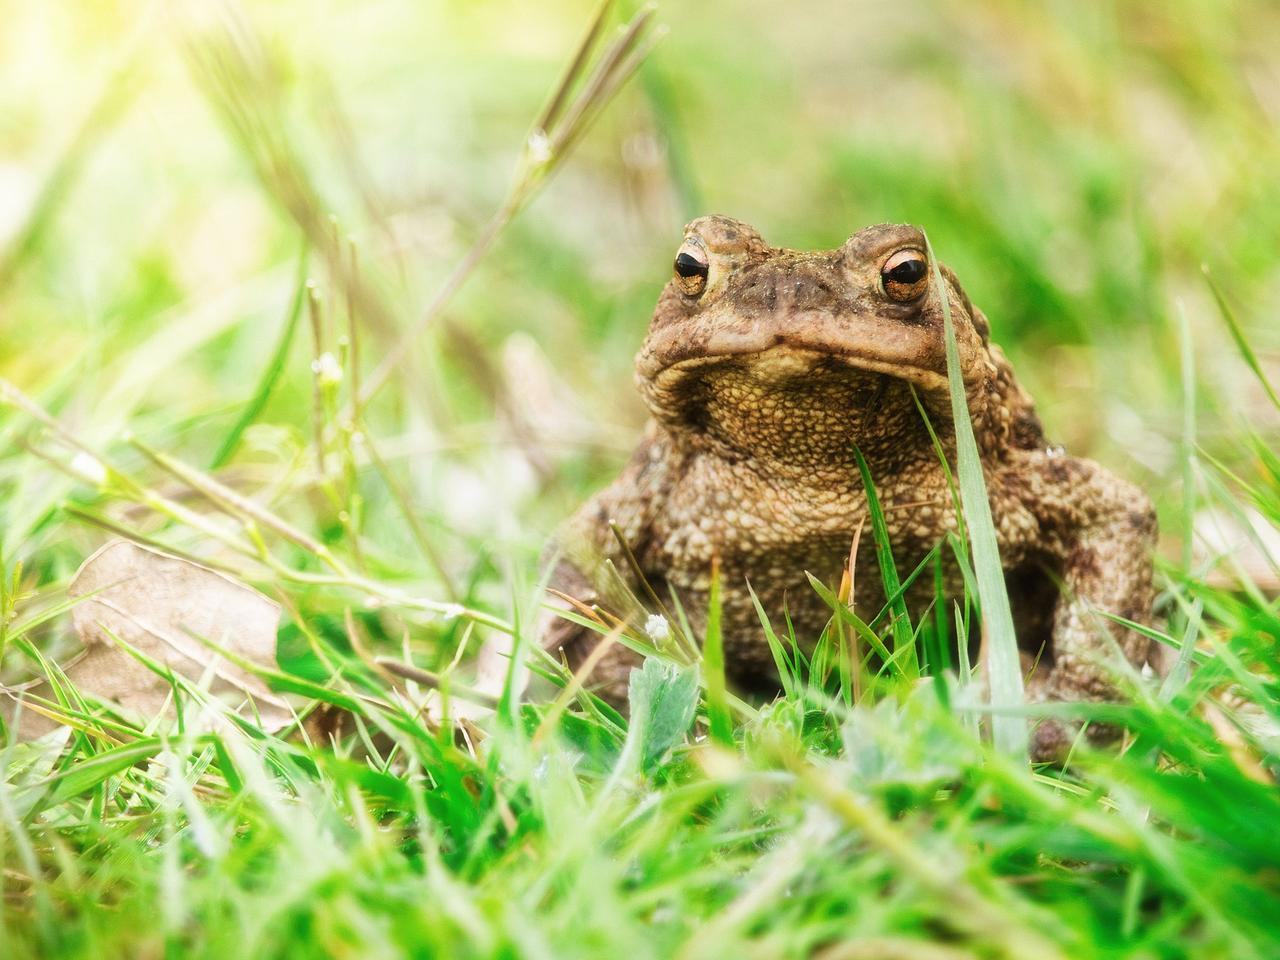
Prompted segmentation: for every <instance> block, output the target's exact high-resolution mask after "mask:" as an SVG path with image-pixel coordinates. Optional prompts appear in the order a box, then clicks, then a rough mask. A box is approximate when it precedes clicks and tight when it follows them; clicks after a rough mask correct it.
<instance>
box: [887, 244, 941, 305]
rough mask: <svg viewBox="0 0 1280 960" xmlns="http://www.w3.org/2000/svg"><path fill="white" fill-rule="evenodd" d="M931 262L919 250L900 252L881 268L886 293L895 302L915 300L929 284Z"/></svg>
mask: <svg viewBox="0 0 1280 960" xmlns="http://www.w3.org/2000/svg"><path fill="white" fill-rule="evenodd" d="M928 277H929V262H928V261H927V260H926V259H925V258H924V254H923V253H921V252H920V251H919V250H899V251H898V252H897V253H895V254H894V255H893V256H891V257H890V258H889V259H888V260H886V261H885V262H884V266H883V267H881V268H880V281H881V282H882V283H883V284H884V292H885V293H887V294H888V295H889V296H890V297H892V298H893V299H894V300H900V301H903V302H905V301H907V300H914V299H915V298H916V297H918V296H920V294H922V293H924V289H925V286H926V285H927V283H928Z"/></svg>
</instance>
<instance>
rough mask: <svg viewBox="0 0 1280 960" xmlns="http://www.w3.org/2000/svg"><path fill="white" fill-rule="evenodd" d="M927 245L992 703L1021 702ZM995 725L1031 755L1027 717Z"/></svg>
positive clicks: (997, 720) (945, 305) (973, 450)
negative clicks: (944, 349)
mask: <svg viewBox="0 0 1280 960" xmlns="http://www.w3.org/2000/svg"><path fill="white" fill-rule="evenodd" d="M925 247H926V248H927V250H928V254H929V264H930V267H931V269H932V271H933V292H934V295H935V296H937V297H938V300H939V302H940V303H941V305H942V322H943V325H944V327H945V333H946V338H947V384H948V386H949V387H950V392H951V415H952V418H953V419H954V421H955V432H956V460H957V465H956V469H957V473H959V475H960V498H961V501H962V503H963V504H964V517H965V525H966V527H967V528H968V531H969V545H970V550H971V551H972V560H973V567H974V574H975V577H976V579H977V586H978V602H979V604H980V605H981V607H982V623H983V627H984V629H985V632H986V641H987V653H988V663H987V675H988V682H989V684H990V690H991V705H992V706H993V707H998V708H1008V707H1018V706H1021V705H1022V703H1023V688H1022V665H1021V662H1020V660H1019V657H1018V638H1017V636H1016V635H1015V634H1014V630H1013V612H1012V611H1011V610H1010V609H1009V596H1008V592H1007V591H1006V589H1005V582H1004V567H1003V566H1002V565H1001V563H1000V547H999V545H998V544H997V542H996V530H995V524H994V522H993V521H992V519H991V504H990V503H989V502H988V500H987V484H986V480H985V478H984V477H983V475H982V460H981V457H980V456H979V454H978V442H977V440H976V439H975V437H974V435H973V422H972V421H971V420H970V419H969V404H968V400H967V398H966V395H965V389H964V380H963V378H962V377H961V374H960V350H959V347H958V346H957V344H956V330H955V325H954V324H953V323H952V320H951V304H950V297H949V296H948V295H947V288H946V285H945V284H944V283H943V280H942V273H941V271H940V270H939V269H938V260H937V257H936V256H935V255H934V252H933V246H932V245H931V244H930V243H929V239H928V236H927V235H926V237H925ZM991 728H992V736H993V738H994V740H995V745H996V747H997V748H998V749H999V750H1001V751H1002V752H1004V753H1007V754H1009V755H1010V756H1012V757H1017V758H1019V759H1022V758H1025V757H1026V754H1027V723H1026V720H1024V719H1022V718H1020V717H1010V716H1000V715H998V714H997V715H995V716H993V717H992V720H991Z"/></svg>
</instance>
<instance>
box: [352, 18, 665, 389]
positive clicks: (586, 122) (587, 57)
mask: <svg viewBox="0 0 1280 960" xmlns="http://www.w3.org/2000/svg"><path fill="white" fill-rule="evenodd" d="M609 6H610V3H608V2H606V3H604V4H602V5H601V8H600V10H599V12H598V14H597V22H596V23H593V25H592V27H591V28H590V29H589V30H588V31H587V33H586V35H585V36H584V37H583V38H582V42H581V43H580V44H579V45H578V48H577V50H576V51H575V52H574V56H573V58H572V60H571V61H570V65H569V68H568V70H566V72H565V74H564V76H563V77H562V78H561V80H560V83H559V85H558V86H557V88H556V91H555V93H554V94H553V95H552V97H551V99H550V101H549V102H548V105H547V107H546V109H544V111H543V113H542V116H541V118H540V123H539V124H538V125H537V126H536V127H535V128H534V130H533V132H532V134H531V135H530V136H529V137H528V138H527V139H526V141H525V145H524V149H523V151H522V152H521V154H520V160H519V162H518V164H517V166H516V173H515V177H514V178H513V180H512V184H511V188H510V189H509V190H508V192H507V196H506V198H505V199H504V200H503V202H502V205H501V206H500V207H499V208H498V210H497V212H496V213H494V215H493V217H491V218H490V220H489V222H488V223H487V224H485V226H484V229H483V230H481V231H480V234H479V236H478V237H477V238H476V240H475V242H474V243H473V244H472V245H471V248H470V249H469V250H468V251H467V253H466V255H465V256H464V257H463V258H462V260H460V261H459V262H458V265H457V266H456V267H455V268H454V269H453V272H452V273H450V274H449V276H448V278H447V279H446V280H445V282H444V284H443V285H442V286H441V287H440V289H439V290H438V291H437V292H436V295H435V296H434V297H432V299H431V302H430V303H428V304H427V306H426V308H425V309H424V310H423V312H422V313H421V315H420V316H419V317H418V319H417V321H416V322H415V323H414V324H413V326H412V327H410V328H409V329H408V330H406V331H405V332H404V333H403V334H402V335H401V337H400V338H399V340H397V341H396V343H395V345H394V346H393V347H392V348H391V349H390V350H389V351H388V352H387V354H386V355H385V356H384V357H383V359H382V361H381V362H380V363H379V364H378V365H377V366H376V367H375V368H374V369H373V371H372V372H371V373H370V374H369V376H368V378H367V379H366V380H365V383H364V387H363V389H362V390H361V392H360V394H359V395H358V396H357V397H356V399H355V404H356V405H357V406H364V405H365V404H367V403H368V402H369V401H370V400H371V399H372V398H373V397H374V396H375V395H376V394H377V393H378V391H379V390H381V389H382V388H383V387H384V386H386V384H387V382H388V381H389V380H390V379H391V376H392V374H394V373H395V371H396V368H397V367H399V366H400V364H401V363H403V362H405V358H406V357H407V356H409V354H410V353H411V352H412V348H413V345H414V344H415V343H416V342H417V341H418V339H419V338H420V337H421V336H422V334H423V333H424V332H425V331H426V330H427V328H428V327H430V326H431V324H432V323H433V322H434V321H435V319H436V317H437V316H438V315H439V314H440V312H441V311H442V310H443V309H444V308H445V306H447V305H448V303H449V302H450V301H451V300H452V299H453V297H454V295H455V294H456V293H457V292H458V290H460V289H461V288H462V285H463V284H464V283H465V282H466V280H467V278H468V277H469V276H470V275H471V273H472V271H474V270H475V268H476V266H477V265H478V264H479V263H480V261H481V260H482V259H484V257H485V255H486V254H487V253H488V252H489V248H490V247H492V246H493V243H494V241H495V240H497V238H498V236H499V235H500V234H501V233H502V231H503V229H504V228H505V227H506V225H507V224H508V223H510V222H511V220H512V219H513V218H514V217H515V216H516V214H518V213H519V212H520V211H521V210H523V209H524V207H525V206H526V205H527V204H528V203H529V201H530V200H532V199H533V197H534V196H535V195H536V193H537V192H538V189H539V188H540V187H541V186H542V184H543V183H545V182H546V180H547V177H548V176H549V175H550V174H551V173H552V172H553V171H554V170H555V169H556V168H557V167H558V166H559V164H560V163H561V162H562V161H563V160H564V159H565V158H566V157H567V156H568V155H569V153H570V152H571V151H572V150H573V147H574V145H575V144H576V143H577V141H578V140H579V139H580V138H581V136H582V135H583V134H584V133H585V132H586V131H587V129H588V128H589V127H590V126H591V124H592V122H593V121H594V120H595V119H596V117H598V116H599V114H600V112H601V111H602V110H603V109H604V108H605V106H607V105H608V104H609V102H610V101H611V100H612V99H613V97H614V95H615V94H616V93H617V92H618V90H619V89H620V88H621V86H622V84H623V83H624V82H626V80H627V79H628V78H629V77H631V76H632V75H633V74H634V73H635V71H636V70H637V69H638V68H639V66H640V63H641V62H642V61H643V59H644V57H645V56H647V55H648V52H649V50H650V49H652V44H653V42H656V40H657V39H658V38H657V37H656V36H652V35H650V36H649V38H648V41H649V42H647V43H642V39H643V38H645V35H646V33H647V32H648V30H649V27H650V25H651V23H652V17H653V8H652V7H651V6H646V7H645V8H644V9H642V10H641V11H640V12H639V13H637V14H636V16H635V17H633V18H632V20H631V21H630V22H629V23H628V24H627V25H626V26H625V27H624V29H623V32H622V34H621V36H620V37H619V38H618V39H617V40H615V41H614V42H613V43H612V44H610V45H609V46H608V47H607V48H606V49H605V50H604V52H603V53H602V54H601V55H600V57H599V59H598V60H597V65H596V68H595V70H594V71H593V72H592V74H591V75H590V76H589V77H588V78H587V79H586V80H585V81H582V90H581V93H579V94H578V96H577V97H576V98H575V99H574V100H573V101H572V102H571V103H568V105H567V106H566V102H567V101H568V98H569V96H570V92H571V91H572V90H573V89H574V88H575V87H577V86H578V85H579V82H580V81H581V78H582V74H583V73H584V72H585V71H586V69H587V66H588V64H589V63H590V62H591V56H592V53H593V52H594V48H595V45H596V44H597V43H598V42H599V39H600V34H601V29H600V24H601V23H603V19H604V16H605V14H606V13H607V11H608V8H609Z"/></svg>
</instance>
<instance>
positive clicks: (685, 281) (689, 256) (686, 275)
mask: <svg viewBox="0 0 1280 960" xmlns="http://www.w3.org/2000/svg"><path fill="white" fill-rule="evenodd" d="M710 270H711V266H710V264H709V263H708V261H707V252H706V251H705V250H703V249H702V247H701V246H699V245H698V244H696V243H686V244H685V245H684V246H683V247H681V248H680V252H679V253H677V254H676V262H675V271H676V286H677V287H679V288H680V289H681V291H682V292H683V293H684V294H685V296H689V297H696V296H698V294H700V293H702V291H703V290H705V289H706V288H707V274H708V273H709V272H710Z"/></svg>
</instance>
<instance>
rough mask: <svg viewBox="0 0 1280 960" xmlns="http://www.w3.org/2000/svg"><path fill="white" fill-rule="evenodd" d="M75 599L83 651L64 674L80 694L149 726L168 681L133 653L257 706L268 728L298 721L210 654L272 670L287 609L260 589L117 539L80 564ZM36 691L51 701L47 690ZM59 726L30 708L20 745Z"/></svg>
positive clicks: (259, 685)
mask: <svg viewBox="0 0 1280 960" xmlns="http://www.w3.org/2000/svg"><path fill="white" fill-rule="evenodd" d="M68 593H69V594H70V596H71V597H73V598H84V599H83V601H82V602H81V603H79V604H77V605H76V606H75V607H74V608H73V611H72V618H73V623H74V625H75V630H76V633H77V634H78V635H79V637H80V639H81V641H82V642H83V643H84V645H85V649H84V652H83V654H82V655H81V656H79V657H78V658H76V659H74V660H73V661H70V662H69V663H68V664H67V665H66V666H65V667H64V670H65V673H66V675H67V677H68V678H69V679H70V680H71V681H72V683H73V684H74V685H75V686H76V688H77V689H78V690H79V691H80V692H82V693H85V694H89V695H92V696H93V697H95V698H97V699H100V700H107V701H114V702H115V703H117V704H119V705H120V706H121V707H122V708H124V710H125V711H126V712H128V713H131V714H135V715H137V716H139V717H141V718H143V719H150V718H152V717H154V716H156V715H157V714H158V713H159V712H160V711H161V710H162V709H164V708H165V703H166V700H167V699H168V698H169V696H170V694H171V687H170V685H169V683H168V681H167V680H166V679H165V678H164V677H163V676H161V675H160V674H159V673H157V672H156V671H154V670H152V669H150V668H149V667H148V666H146V665H145V664H144V663H143V662H142V661H141V659H140V658H139V657H136V656H134V655H133V654H132V653H131V652H130V651H129V650H128V649H126V646H125V645H127V646H128V647H132V648H134V650H136V651H137V652H138V653H139V654H141V655H142V656H143V657H146V658H149V659H150V660H152V661H154V662H155V663H156V664H158V665H160V666H162V667H165V668H168V669H169V670H171V671H172V672H173V673H174V674H176V675H178V676H180V677H183V678H185V679H186V680H188V681H191V682H192V683H193V684H197V685H201V686H207V689H208V690H209V692H210V693H212V694H214V695H216V696H218V697H220V698H221V699H223V700H225V701H227V702H228V703H229V704H231V705H232V706H240V705H241V704H243V703H244V701H245V699H246V697H248V698H250V699H252V700H253V701H254V704H255V706H256V707H257V709H258V711H259V715H260V717H261V719H262V722H263V725H264V726H265V727H267V728H268V729H273V728H278V727H281V726H283V725H284V724H285V723H287V722H288V721H289V720H290V719H291V713H290V711H289V709H288V705H287V704H286V703H285V701H284V700H282V699H281V698H280V697H278V696H276V695H274V694H273V693H271V691H270V690H268V689H267V686H266V684H265V683H263V681H262V680H261V679H259V678H258V677H256V676H254V675H253V674H252V673H250V672H249V671H247V670H245V669H243V668H241V667H239V666H237V665H236V664H234V663H231V662H230V661H228V660H227V659H226V658H225V657H223V656H222V655H221V654H219V653H218V652H217V651H216V650H215V649H213V646H211V644H212V645H216V646H218V647H222V648H225V649H227V650H229V651H231V652H234V653H236V654H238V655H239V656H240V657H242V658H244V659H246V660H249V661H252V662H254V663H260V664H262V665H264V666H275V663H276V659H275V651H276V627H277V624H278V622H279V619H280V607H279V605H278V604H276V603H275V602H274V601H272V600H269V599H267V598H266V597H264V596H263V595H262V594H260V593H258V592H257V591H256V590H253V589H252V588H250V587H247V586H245V585H244V584H242V583H239V582H237V581H236V580H233V579H232V578H230V577H228V576H225V575H224V574H221V573H218V572H217V571H215V570H210V569H209V568H208V567H204V566H201V565H200V564H197V563H192V562H191V561H189V560H184V559H182V558H180V557H175V556H171V555H169V554H166V553H162V552H160V551H158V550H152V549H149V548H147V547H143V546H139V545H138V544H136V543H133V542H132V541H129V540H113V541H111V542H110V543H108V544H107V545H106V546H104V547H102V549H100V550H99V551H98V552H97V553H95V554H94V555H93V556H91V557H90V558H89V559H88V560H86V561H85V562H84V564H83V565H81V567H80V570H79V571H78V572H77V573H76V576H75V578H74V579H73V580H72V581H71V586H70V587H69V588H68ZM116 639H119V640H120V641H122V643H117V642H116ZM206 641H209V642H208V643H207V642H206ZM30 692H31V693H33V694H35V695H38V696H42V697H46V698H48V697H49V696H50V688H49V685H48V684H47V683H44V684H41V685H39V686H38V687H36V688H34V689H32V690H31V691H30ZM54 726H55V725H54V724H53V723H52V721H51V720H49V719H48V718H46V717H43V716H40V715H38V714H36V713H35V712H34V710H33V708H32V706H31V705H27V706H26V707H25V708H24V709H23V711H22V716H21V719H20V732H19V736H20V737H21V738H22V739H29V738H30V737H33V736H39V735H41V734H43V733H45V732H47V731H48V730H50V729H53V727H54Z"/></svg>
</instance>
